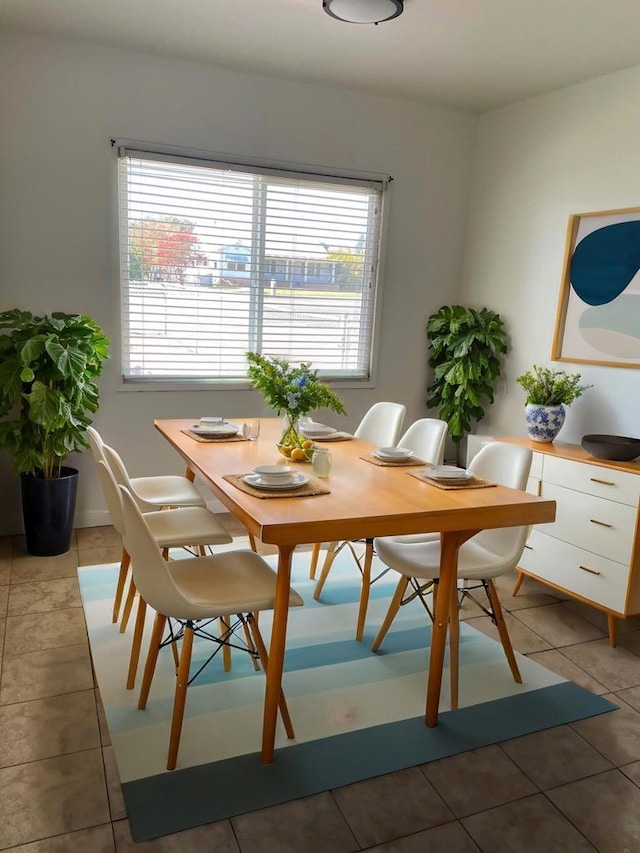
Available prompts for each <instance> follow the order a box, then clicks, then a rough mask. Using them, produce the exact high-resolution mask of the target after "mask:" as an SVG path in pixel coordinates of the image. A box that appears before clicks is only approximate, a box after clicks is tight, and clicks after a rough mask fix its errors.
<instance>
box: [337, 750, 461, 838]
mask: <svg viewBox="0 0 640 853" xmlns="http://www.w3.org/2000/svg"><path fill="white" fill-rule="evenodd" d="M333 796H334V798H335V800H336V802H337V803H338V805H339V807H340V811H341V812H342V814H343V815H344V817H345V819H346V821H347V823H348V824H349V826H350V828H351V831H352V832H353V834H354V835H355V837H356V839H357V841H358V843H359V844H360V845H361V846H362V847H369V846H371V845H373V844H382V843H384V842H385V841H392V840H393V839H394V838H397V837H398V834H399V833H398V827H399V826H401V827H402V828H403V830H404V832H403V834H410V833H415V832H419V831H421V830H423V829H429V828H431V827H432V826H437V825H438V824H441V823H447V822H448V821H450V820H453V817H454V816H453V814H452V812H451V811H450V809H449V808H448V807H447V805H446V804H445V803H444V802H443V801H442V799H441V798H440V796H439V795H438V793H437V792H436V791H435V790H434V788H433V787H432V786H431V785H430V783H429V782H428V781H427V779H426V777H425V776H424V775H423V774H422V773H421V772H420V769H419V768H417V767H411V768H409V769H408V770H400V771H398V772H397V773H389V774H387V775H386V776H379V777H378V778H375V779H366V780H365V781H363V782H356V783H354V784H353V785H347V786H346V787H344V788H337V789H336V790H335V791H333Z"/></svg>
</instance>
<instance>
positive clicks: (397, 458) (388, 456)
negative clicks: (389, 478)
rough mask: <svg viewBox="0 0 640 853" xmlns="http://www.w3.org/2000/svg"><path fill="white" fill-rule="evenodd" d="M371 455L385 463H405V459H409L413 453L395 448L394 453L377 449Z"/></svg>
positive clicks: (381, 448) (382, 448)
mask: <svg viewBox="0 0 640 853" xmlns="http://www.w3.org/2000/svg"><path fill="white" fill-rule="evenodd" d="M373 455H374V456H377V457H378V459H384V461H385V462H406V461H407V459H411V457H412V456H413V453H412V451H411V450H409V449H407V448H402V447H399V448H397V449H396V451H395V452H390V451H389V450H385V448H384V447H379V448H378V449H377V450H374V451H373Z"/></svg>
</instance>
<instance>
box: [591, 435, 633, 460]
mask: <svg viewBox="0 0 640 853" xmlns="http://www.w3.org/2000/svg"><path fill="white" fill-rule="evenodd" d="M582 446H583V447H584V449H585V450H586V451H587V453H590V454H591V456H595V458H596V459H610V460H612V461H614V462H629V461H630V460H631V459H635V458H636V456H640V438H627V437H626V436H624V435H585V436H583V438H582Z"/></svg>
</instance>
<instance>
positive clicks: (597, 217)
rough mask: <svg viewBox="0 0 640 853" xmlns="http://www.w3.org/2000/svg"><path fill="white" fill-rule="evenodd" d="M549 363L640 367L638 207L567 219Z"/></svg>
mask: <svg viewBox="0 0 640 853" xmlns="http://www.w3.org/2000/svg"><path fill="white" fill-rule="evenodd" d="M551 357H552V359H554V360H555V361H570V362H576V363H578V364H603V365H607V366H609V367H635V368H638V367H640V207H632V208H627V209H625V210H606V211H598V212H595V213H577V214H574V215H572V216H570V217H569V225H568V228H567V240H566V246H565V256H564V264H563V271H562V284H561V288H560V298H559V301H558V313H557V317H556V328H555V333H554V336H553V347H552V353H551Z"/></svg>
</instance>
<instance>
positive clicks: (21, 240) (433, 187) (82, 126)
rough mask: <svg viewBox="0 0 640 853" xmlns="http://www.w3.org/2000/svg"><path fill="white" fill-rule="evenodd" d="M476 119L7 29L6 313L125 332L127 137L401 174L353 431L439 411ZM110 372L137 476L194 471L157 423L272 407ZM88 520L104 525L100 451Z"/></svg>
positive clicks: (85, 472)
mask: <svg viewBox="0 0 640 853" xmlns="http://www.w3.org/2000/svg"><path fill="white" fill-rule="evenodd" d="M476 123H477V119H476V118H475V117H474V116H472V115H470V114H467V113H464V112H462V111H457V110H448V109H445V108H442V107H437V106H433V107H430V106H425V105H418V104H414V103H408V102H398V101H392V100H388V99H382V98H375V97H363V96H361V95H356V94H353V93H350V92H348V91H343V90H341V89H338V88H324V87H320V86H310V85H305V84H298V83H294V82H285V81H282V80H277V79H270V78H265V77H256V76H249V75H244V74H240V73H236V72H229V71H223V70H219V69H214V68H211V67H207V66H204V65H198V64H192V63H187V62H179V61H173V60H164V59H161V58H159V57H156V56H148V55H142V54H134V53H129V52H124V51H117V50H111V49H107V48H101V47H96V46H89V45H83V44H79V43H74V42H65V41H58V40H55V39H41V38H37V37H27V36H23V35H18V34H10V33H4V34H3V35H0V140H1V143H0V146H1V147H0V198H1V205H0V211H1V213H0V215H1V216H2V220H1V222H0V308H1V309H7V308H13V307H19V308H22V309H28V310H32V311H34V312H36V313H45V312H49V311H52V310H59V311H69V312H84V313H88V314H90V315H91V316H92V317H93V318H94V319H95V320H96V321H97V322H98V323H100V324H101V325H102V326H103V328H104V329H105V331H106V333H107V334H108V335H110V336H115V335H116V331H117V327H118V312H117V304H116V290H115V282H116V280H117V257H116V253H115V236H114V204H115V199H114V195H115V193H114V190H115V159H114V155H113V152H112V151H111V149H110V145H109V139H110V138H111V137H120V138H128V139H136V140H144V141H151V142H157V143H166V144H168V145H177V146H185V147H189V148H200V149H204V150H208V151H214V152H228V153H232V154H236V155H243V156H245V155H246V156H247V157H251V156H256V157H259V158H270V159H274V160H278V161H291V162H299V163H308V164H319V165H323V166H333V167H335V168H337V169H340V168H344V169H351V170H364V171H374V172H382V173H388V174H390V175H392V176H393V177H394V181H393V184H392V188H391V191H390V196H389V202H390V204H389V207H388V212H389V217H388V233H387V251H386V263H385V267H384V288H385V290H384V303H383V310H384V324H383V328H382V332H381V335H380V340H379V371H378V382H377V386H376V387H375V388H372V389H366V390H365V389H360V390H347V391H346V392H345V393H344V395H343V396H344V399H345V403H346V406H347V409H348V412H349V418H348V422H347V423H346V424H345V425H346V426H355V424H357V422H358V421H359V419H360V417H361V415H362V414H363V413H364V411H365V410H366V409H367V408H368V407H369V405H370V404H371V403H372V402H375V401H376V400H379V399H394V400H400V401H402V402H404V403H405V404H406V405H407V409H408V412H407V418H408V420H409V421H410V420H413V419H414V418H416V417H420V416H423V415H425V414H426V409H425V406H424V397H425V388H426V377H427V372H426V358H427V342H426V338H425V332H424V327H425V323H426V319H427V317H428V315H429V314H430V313H432V312H433V311H435V310H437V309H438V308H439V307H440V305H442V304H444V303H446V302H449V301H451V299H452V298H453V295H454V294H455V292H456V288H457V286H458V283H459V278H460V263H461V246H462V242H463V237H464V226H465V216H466V210H467V205H468V191H469V185H470V169H471V159H472V151H473V144H474V139H475V131H476ZM119 387H120V383H119V378H118V359H117V357H115V358H114V359H113V360H112V361H111V362H109V364H108V366H107V369H106V372H105V375H104V378H103V381H102V382H101V388H102V405H101V409H100V412H99V414H98V416H97V418H96V421H95V423H96V426H97V427H98V429H99V430H101V431H102V432H103V433H104V435H105V436H106V438H107V439H108V440H109V441H110V442H111V443H112V444H114V445H115V446H116V447H117V448H118V449H120V450H121V452H122V454H123V456H124V458H125V461H127V463H128V464H129V467H130V468H131V469H132V471H133V473H135V474H145V473H153V472H156V471H158V470H160V469H162V470H167V471H168V470H172V471H175V472H180V471H181V468H182V466H181V463H180V462H179V460H178V459H177V458H176V456H175V454H173V453H172V452H171V451H170V449H169V448H168V446H165V445H164V443H163V442H162V440H161V439H160V438H159V437H157V436H156V434H154V430H153V427H152V421H153V419H154V417H179V416H190V417H198V416H199V415H201V414H203V413H210V412H222V413H224V414H225V415H226V416H234V415H235V416H240V417H242V416H244V415H246V414H250V413H255V412H256V411H259V409H260V406H261V402H260V399H259V397H258V396H257V394H256V392H253V391H226V392H225V391H202V392H152V393H149V392H146V393H127V392H122V391H120V390H119ZM70 463H71V464H75V465H77V466H78V467H79V468H80V469H81V485H80V495H79V504H78V513H77V516H76V523H77V525H78V526H83V525H87V524H94V523H101V522H104V523H106V521H107V516H106V514H105V512H104V503H103V501H102V495H101V493H100V490H99V487H98V483H97V479H96V477H95V476H94V471H93V465H92V461H91V458H90V456H89V454H88V453H87V454H83V455H81V456H77V457H74V458H72V459H71V460H70ZM8 472H9V460H8V459H6V458H3V459H2V460H0V476H1V477H2V482H3V483H4V484H5V487H3V488H2V489H1V490H0V520H1V521H0V533H1V532H16V531H18V530H19V529H20V521H19V511H18V501H17V480H16V478H15V477H13V476H11V475H9V473H8Z"/></svg>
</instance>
